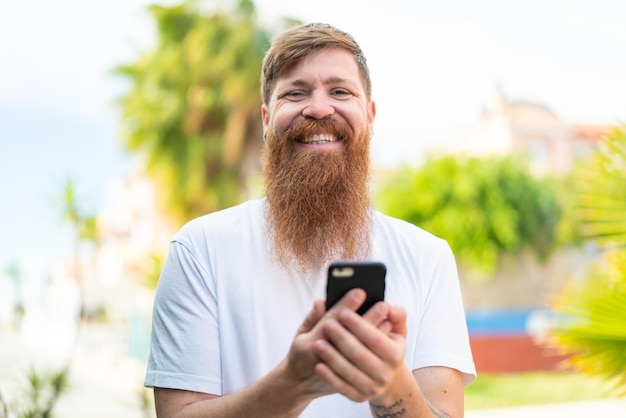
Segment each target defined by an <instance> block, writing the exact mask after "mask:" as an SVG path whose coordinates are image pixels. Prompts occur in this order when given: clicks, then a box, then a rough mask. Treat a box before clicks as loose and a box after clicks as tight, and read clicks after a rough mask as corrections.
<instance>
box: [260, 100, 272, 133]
mask: <svg viewBox="0 0 626 418" xmlns="http://www.w3.org/2000/svg"><path fill="white" fill-rule="evenodd" d="M261 120H262V121H263V131H264V132H266V131H267V127H268V126H269V124H270V111H269V109H268V108H267V105H266V104H263V105H262V106H261Z"/></svg>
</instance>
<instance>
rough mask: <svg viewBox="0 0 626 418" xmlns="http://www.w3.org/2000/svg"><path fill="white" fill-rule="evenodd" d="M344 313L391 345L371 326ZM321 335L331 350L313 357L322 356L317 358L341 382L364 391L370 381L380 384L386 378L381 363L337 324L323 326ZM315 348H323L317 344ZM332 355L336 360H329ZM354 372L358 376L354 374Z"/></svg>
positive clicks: (330, 321)
mask: <svg viewBox="0 0 626 418" xmlns="http://www.w3.org/2000/svg"><path fill="white" fill-rule="evenodd" d="M346 312H347V313H348V314H352V315H355V316H356V317H357V318H358V319H359V320H360V321H361V322H363V323H364V324H365V325H366V326H367V327H368V328H369V330H370V332H373V333H376V334H378V335H379V337H380V338H381V339H384V340H388V344H392V342H391V341H389V338H388V337H387V336H386V335H385V334H384V333H382V332H380V331H379V330H378V329H377V328H376V327H374V325H372V324H370V323H368V322H366V321H365V320H363V318H362V317H360V316H359V315H358V314H356V313H354V312H351V311H346ZM323 332H324V336H325V337H326V339H327V340H328V342H330V344H332V346H331V348H326V350H325V352H324V353H317V352H316V354H318V356H321V355H322V354H326V355H327V356H329V357H320V358H321V359H322V360H323V361H324V362H325V363H327V364H328V365H329V366H330V367H331V368H332V369H333V371H334V372H335V373H336V374H337V375H339V376H340V377H341V378H343V379H344V380H346V381H349V382H350V383H351V384H352V385H354V386H357V387H359V388H360V389H361V390H365V391H366V390H367V389H368V388H369V387H370V386H371V384H372V382H373V381H375V382H378V383H382V382H384V380H385V379H386V378H387V377H388V374H387V373H385V363H384V361H383V360H382V359H381V358H379V357H378V355H377V354H376V353H374V352H372V350H370V349H369V348H368V347H366V346H365V345H364V344H363V343H362V342H361V341H360V340H359V339H358V338H357V336H355V335H354V334H352V333H351V332H350V331H349V330H347V329H346V328H344V327H343V326H342V325H341V323H339V322H338V321H337V320H329V321H327V322H326V323H325V324H324V327H323ZM319 346H320V347H325V346H324V345H323V344H321V343H320V344H319ZM334 354H336V357H335V356H333V355H334ZM355 369H356V370H358V371H359V373H355V371H354V370H355Z"/></svg>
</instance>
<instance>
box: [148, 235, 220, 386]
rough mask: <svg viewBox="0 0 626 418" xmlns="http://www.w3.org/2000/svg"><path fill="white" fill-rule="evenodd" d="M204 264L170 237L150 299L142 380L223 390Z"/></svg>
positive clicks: (212, 296) (213, 299)
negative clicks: (149, 319)
mask: <svg viewBox="0 0 626 418" xmlns="http://www.w3.org/2000/svg"><path fill="white" fill-rule="evenodd" d="M207 264H208V262H206V263H204V264H203V263H201V262H200V261H199V259H198V257H196V255H194V253H193V252H192V251H191V250H190V248H189V245H185V244H183V243H182V242H180V241H176V240H175V241H172V242H171V244H170V249H169V253H168V256H167V259H166V261H165V265H164V267H163V270H162V272H161V276H160V278H159V283H158V285H157V290H156V294H155V299H154V308H153V318H152V334H151V339H150V356H149V359H148V368H147V372H146V377H145V381H144V385H145V386H146V387H164V388H171V389H184V390H191V391H196V392H205V393H211V394H214V395H222V378H221V360H220V341H219V332H218V320H219V318H218V315H217V298H216V289H215V284H214V281H213V280H212V278H211V275H210V273H209V269H208V268H207Z"/></svg>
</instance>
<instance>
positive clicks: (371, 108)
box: [367, 100, 376, 139]
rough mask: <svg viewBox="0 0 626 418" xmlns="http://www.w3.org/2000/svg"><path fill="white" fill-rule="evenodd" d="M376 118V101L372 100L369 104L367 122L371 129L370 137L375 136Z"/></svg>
mask: <svg viewBox="0 0 626 418" xmlns="http://www.w3.org/2000/svg"><path fill="white" fill-rule="evenodd" d="M375 118H376V102H375V101H373V100H370V102H369V103H368V104H367V124H368V128H369V131H370V139H371V138H372V137H373V136H374V119H375Z"/></svg>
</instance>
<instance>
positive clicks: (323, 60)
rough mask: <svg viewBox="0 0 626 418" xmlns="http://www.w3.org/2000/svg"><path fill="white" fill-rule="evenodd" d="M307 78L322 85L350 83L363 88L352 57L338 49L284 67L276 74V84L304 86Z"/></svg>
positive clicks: (316, 54)
mask: <svg viewBox="0 0 626 418" xmlns="http://www.w3.org/2000/svg"><path fill="white" fill-rule="evenodd" d="M309 78H320V79H321V80H322V81H323V82H324V83H335V84H336V83H351V84H355V85H356V86H358V87H359V88H363V80H362V79H361V78H362V77H361V74H360V71H359V67H358V64H357V62H356V60H355V59H354V55H352V53H351V52H350V51H347V50H345V49H340V48H332V49H324V50H320V51H315V52H313V53H311V54H309V55H307V56H306V57H303V58H302V59H301V60H299V61H298V62H295V63H293V64H292V65H289V66H286V67H285V68H283V69H282V71H281V72H280V73H279V74H278V77H277V79H276V81H277V84H289V85H304V84H307V83H308V82H309V80H308V79H309Z"/></svg>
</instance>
